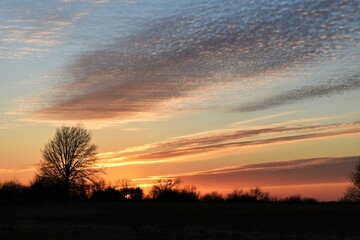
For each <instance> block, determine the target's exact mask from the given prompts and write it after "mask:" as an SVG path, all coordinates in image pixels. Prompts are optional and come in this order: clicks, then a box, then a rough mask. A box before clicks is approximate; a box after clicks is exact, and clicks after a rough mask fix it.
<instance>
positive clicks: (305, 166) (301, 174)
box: [134, 156, 359, 191]
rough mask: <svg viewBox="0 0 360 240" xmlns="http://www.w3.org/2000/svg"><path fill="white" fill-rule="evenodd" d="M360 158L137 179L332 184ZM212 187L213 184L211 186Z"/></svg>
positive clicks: (219, 185) (221, 184) (216, 185)
mask: <svg viewBox="0 0 360 240" xmlns="http://www.w3.org/2000/svg"><path fill="white" fill-rule="evenodd" d="M358 161H359V157H358V156H351V157H338V158H333V157H325V158H311V159H300V160H290V161H280V162H268V163H260V164H251V165H243V166H233V167H226V168H218V169H211V170H205V171H196V172H184V173H178V174H168V175H159V176H149V177H146V178H139V179H134V182H137V183H140V184H141V183H152V182H154V181H155V180H157V179H162V178H175V177H181V178H182V179H183V180H184V181H185V182H186V183H192V184H195V185H197V186H199V187H200V189H201V188H202V187H203V188H207V189H208V188H209V186H213V190H215V189H216V190H220V191H221V190H222V189H224V188H225V189H227V190H231V189H233V188H236V187H242V188H244V187H254V186H261V187H274V186H278V187H279V186H287V188H288V189H289V188H290V187H291V185H294V186H296V185H299V184H302V185H304V184H331V183H341V184H342V185H344V182H347V181H348V179H347V177H348V175H349V173H350V172H351V171H352V170H353V169H354V166H355V165H356V164H357V162H358ZM210 188H211V187H210Z"/></svg>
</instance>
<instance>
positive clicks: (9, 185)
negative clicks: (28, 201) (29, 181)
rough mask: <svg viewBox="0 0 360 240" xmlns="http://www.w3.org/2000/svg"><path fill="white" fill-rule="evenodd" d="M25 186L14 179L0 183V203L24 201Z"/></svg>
mask: <svg viewBox="0 0 360 240" xmlns="http://www.w3.org/2000/svg"><path fill="white" fill-rule="evenodd" d="M26 189H27V188H26V186H24V185H23V184H22V183H20V182H19V181H16V180H10V181H5V182H3V183H2V184H0V203H2V204H12V203H20V202H23V201H24V195H25V191H26Z"/></svg>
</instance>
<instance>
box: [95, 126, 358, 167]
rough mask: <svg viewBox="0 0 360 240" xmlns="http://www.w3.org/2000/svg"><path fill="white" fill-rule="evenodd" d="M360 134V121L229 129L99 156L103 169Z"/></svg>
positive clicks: (185, 159) (189, 159)
mask: <svg viewBox="0 0 360 240" xmlns="http://www.w3.org/2000/svg"><path fill="white" fill-rule="evenodd" d="M353 134H360V122H358V121H356V122H349V123H334V124H324V125H295V126H291V125H289V126H273V127H266V128H261V127H260V128H257V129H251V130H243V129H228V130H223V131H219V132H214V133H210V134H209V133H206V134H204V135H201V134H200V135H195V136H187V137H183V138H176V139H169V140H167V141H163V142H159V143H153V144H147V145H144V146H137V147H132V148H129V149H125V150H123V151H119V152H111V153H101V154H99V158H100V165H102V166H125V165H137V164H152V163H156V162H159V163H160V162H176V161H180V162H181V161H192V158H191V157H196V158H197V159H199V158H204V156H208V155H212V156H213V155H214V154H215V153H216V152H219V151H221V152H222V153H223V154H224V151H229V150H234V149H238V148H243V147H256V146H265V145H273V144H285V143H293V142H297V141H304V140H315V139H320V138H329V137H337V136H343V135H353Z"/></svg>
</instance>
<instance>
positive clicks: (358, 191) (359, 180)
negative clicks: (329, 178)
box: [340, 160, 360, 203]
mask: <svg viewBox="0 0 360 240" xmlns="http://www.w3.org/2000/svg"><path fill="white" fill-rule="evenodd" d="M349 180H350V183H351V185H350V186H348V187H347V188H346V189H345V193H344V196H343V197H342V198H341V199H340V201H344V202H358V203H359V202H360V160H359V161H358V163H357V164H356V166H355V170H354V172H352V173H351V174H350V176H349Z"/></svg>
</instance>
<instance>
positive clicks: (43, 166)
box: [38, 125, 102, 197]
mask: <svg viewBox="0 0 360 240" xmlns="http://www.w3.org/2000/svg"><path fill="white" fill-rule="evenodd" d="M90 142H91V134H90V132H89V131H87V130H86V129H85V128H83V127H82V126H80V125H77V126H71V127H68V126H63V127H60V128H57V129H56V133H55V136H54V138H53V139H52V140H50V141H49V142H48V143H47V144H46V145H45V147H44V149H43V150H42V151H41V153H42V160H41V161H40V164H39V172H40V173H39V174H38V177H40V178H44V179H46V180H47V181H50V182H55V183H58V184H61V185H62V187H63V188H64V193H65V195H66V197H68V196H69V195H70V193H71V192H72V191H74V190H76V189H77V188H78V187H79V186H80V185H81V184H82V183H84V182H85V181H93V180H94V179H95V178H97V177H98V173H100V172H101V171H102V170H101V169H99V168H94V164H95V163H96V160H97V159H96V149H97V147H96V146H95V145H94V144H91V143H90Z"/></svg>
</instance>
